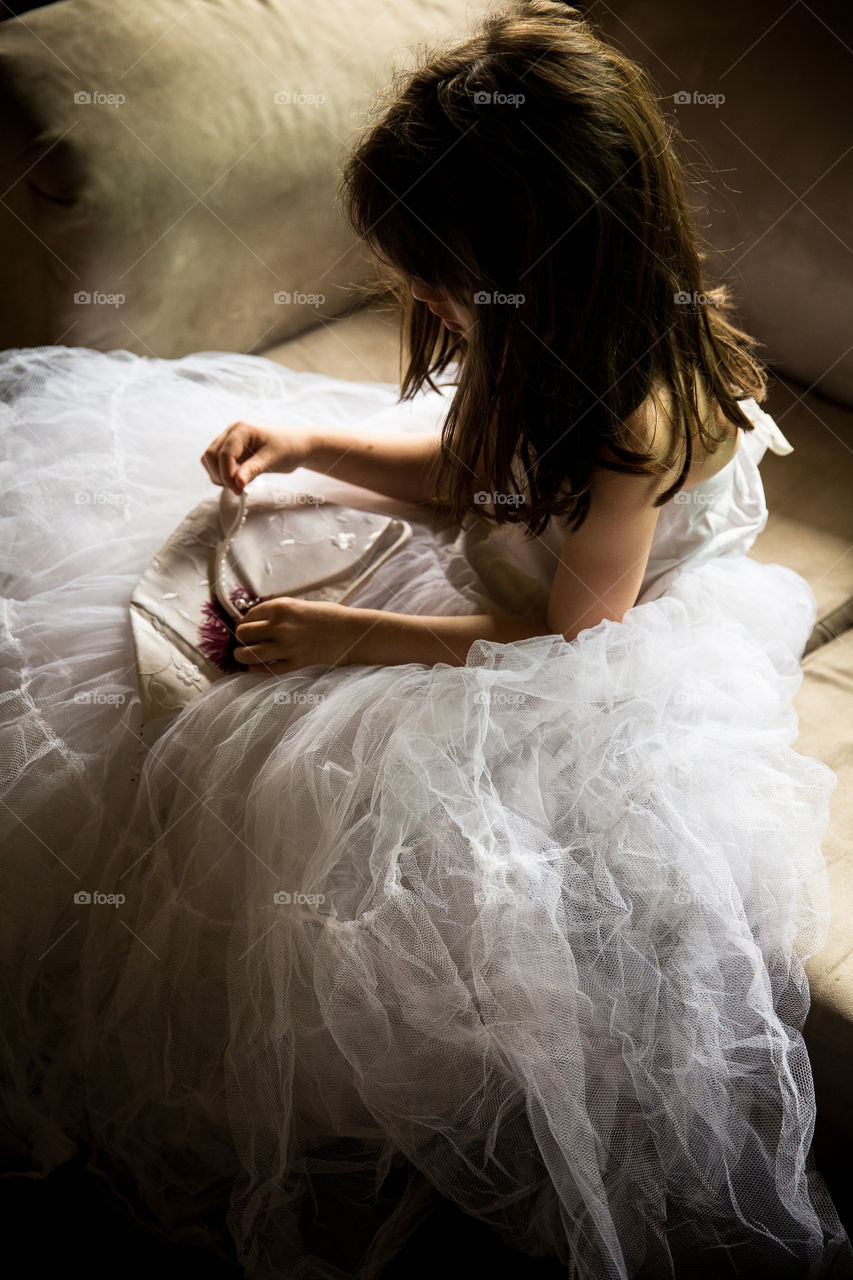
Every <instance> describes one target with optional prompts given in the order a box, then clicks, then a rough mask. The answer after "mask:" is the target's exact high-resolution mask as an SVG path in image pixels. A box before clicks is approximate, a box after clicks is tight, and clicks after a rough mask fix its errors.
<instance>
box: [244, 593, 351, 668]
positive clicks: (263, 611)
mask: <svg viewBox="0 0 853 1280" xmlns="http://www.w3.org/2000/svg"><path fill="white" fill-rule="evenodd" d="M368 613H369V611H368V610H364V609H351V608H350V607H349V605H345V604H334V603H331V602H328V601H322V600H300V599H298V598H296V597H294V596H279V597H276V599H274V600H264V601H262V602H261V603H260V604H256V605H253V606H252V608H251V609H248V610H247V611H246V613H245V615H244V617H243V621H242V622H240V623H239V624H238V625H237V627H236V628H235V635H236V636H237V639H238V640H239V641H240V644H239V645H238V647H237V648H236V649H235V650H234V657H235V658H236V660H237V662H240V663H244V664H245V665H246V668H247V670H248V671H249V672H251V673H252V674H256V675H281V674H282V673H284V672H287V671H298V670H300V668H302V667H311V666H314V665H315V663H316V664H322V665H323V666H332V667H337V666H344V665H346V664H348V663H352V662H361V661H363V660H364V659H363V658H361V657H360V656H357V653H356V648H357V645H358V643H359V641H360V640H362V638H363V636H364V635H365V633H366V632H367V630H368V629H369V627H370V621H369V618H368Z"/></svg>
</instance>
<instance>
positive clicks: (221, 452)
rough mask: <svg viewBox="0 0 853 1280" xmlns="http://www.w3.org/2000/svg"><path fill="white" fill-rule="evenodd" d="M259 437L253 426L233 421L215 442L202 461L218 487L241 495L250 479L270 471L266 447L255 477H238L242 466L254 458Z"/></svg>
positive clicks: (250, 475) (261, 452)
mask: <svg viewBox="0 0 853 1280" xmlns="http://www.w3.org/2000/svg"><path fill="white" fill-rule="evenodd" d="M255 435H256V432H255V428H254V427H252V425H251V424H250V423H248V422H243V421H239V422H232V423H231V425H230V426H228V427H226V428H225V430H224V431H222V432H220V434H219V435H218V436H217V437H216V438H215V440H213V441H211V443H210V444H209V445H208V447H207V448H206V449H205V451H204V453H203V454H202V456H201V461H202V465H203V466H204V469H205V470H206V471H207V474H208V475H209V476H210V478H211V480H212V481H213V483H214V484H217V485H221V486H222V487H223V488H226V489H231V490H232V491H233V492H234V493H237V494H239V493H240V492H241V491H242V489H244V488H245V486H246V485H247V484H248V482H249V480H250V479H253V478H254V476H256V475H259V474H260V473H261V471H264V470H265V469H266V467H267V465H268V461H267V460H266V457H265V454H266V453H267V452H268V450H267V447H266V446H265V445H262V446H261V448H260V450H259V451H258V453H259V455H264V457H263V460H262V461H261V462H260V465H256V466H255V467H254V468H253V469H252V471H251V474H248V473H247V474H246V475H245V476H242V477H241V478H237V473H238V469H239V467H240V464H241V463H242V462H243V461H244V460H245V459H246V458H247V457H250V456H251V453H252V445H253V443H254V437H255Z"/></svg>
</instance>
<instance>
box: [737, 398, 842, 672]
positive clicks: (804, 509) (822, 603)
mask: <svg viewBox="0 0 853 1280" xmlns="http://www.w3.org/2000/svg"><path fill="white" fill-rule="evenodd" d="M762 407H763V408H764V409H765V410H766V411H767V412H768V413H769V414H770V415H771V416H772V417H773V418H775V420H776V422H777V423H778V424H779V427H780V428H781V430H782V431H783V432H784V433H785V435H786V436H787V438H788V440H790V442H791V444H792V445H793V446H794V452H793V453H792V454H787V455H785V456H780V455H778V454H774V453H771V452H770V451H769V450H768V452H767V453H765V455H764V458H763V459H762V462H761V476H762V480H763V483H764V491H765V494H766V496H767V506H768V509H769V511H770V516H769V519H768V521H767V527H766V529H765V530H764V532H763V533H762V534H760V535H759V537H758V539H757V540H756V543H755V546H754V547H753V549H752V552H751V553H750V554H751V555H753V556H754V557H755V559H757V560H760V561H762V562H763V563H765V564H766V563H772V564H784V565H787V566H788V567H789V568H791V569H795V570H796V572H797V573H799V574H801V575H802V576H803V577H804V578H805V579H806V581H807V582H808V583H809V584H810V585H811V587H812V590H813V591H814V593H815V595H816V597H817V604H818V612H817V618H818V621H817V625H816V627H815V630H814V632H813V634H812V637H811V639H810V640H809V643H808V646H807V648H806V653H810V652H811V651H812V650H813V649H814V648H815V647H816V646H817V645H820V644H823V643H824V642H825V641H826V640H828V639H831V638H832V637H833V636H835V635H839V634H841V633H842V632H844V631H846V629H847V628H848V627H849V626H850V625H851V624H853V501H851V495H853V410H851V409H847V408H844V407H842V406H841V405H837V404H832V403H831V402H830V401H828V400H823V399H822V398H821V397H820V396H818V395H816V394H815V393H814V392H806V391H805V390H804V389H803V388H802V387H797V386H795V385H794V384H793V383H791V382H787V381H785V380H783V379H781V378H773V379H772V380H771V382H770V385H769V392H768V398H767V400H766V401H765V403H764V405H763V406H762Z"/></svg>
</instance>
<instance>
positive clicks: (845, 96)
mask: <svg viewBox="0 0 853 1280" xmlns="http://www.w3.org/2000/svg"><path fill="white" fill-rule="evenodd" d="M593 9H594V15H595V19H596V20H597V21H598V22H600V24H601V29H602V32H603V34H604V35H605V37H606V38H608V39H610V40H612V41H613V43H615V44H617V45H618V46H620V47H621V48H623V49H624V50H625V52H626V53H627V54H628V55H629V56H630V57H632V58H635V59H636V60H637V61H639V62H640V63H642V65H643V66H644V67H646V68H647V70H648V71H649V73H650V74H651V75H652V77H653V78H654V80H655V82H656V84H657V86H658V88H659V90H660V93H661V95H662V97H663V102H662V106H663V108H664V110H666V111H667V112H668V113H670V114H671V115H672V117H673V118H674V119H675V120H676V121H677V124H678V128H679V130H680V132H681V134H682V137H683V139H684V145H683V147H682V148H681V154H682V155H683V157H684V159H685V160H686V161H687V162H689V164H690V165H691V170H692V172H691V174H690V175H688V176H689V178H692V179H693V181H692V182H691V186H690V195H691V204H692V205H693V207H694V208H695V209H696V210H697V213H698V216H697V222H698V224H699V227H700V229H701V231H702V234H703V236H704V237H705V239H706V240H707V242H708V244H709V245H710V246H711V252H710V265H711V268H712V272H713V273H716V274H719V275H721V276H723V277H724V278H725V279H726V280H727V281H729V282H730V283H731V285H732V289H733V293H734V296H735V299H736V301H737V304H738V307H739V310H740V313H741V319H742V323H743V325H744V327H745V328H746V329H747V330H749V332H751V333H755V334H756V335H757V336H758V337H759V338H760V339H761V341H762V342H763V343H765V344H766V349H765V350H764V351H762V353H761V354H762V355H763V356H765V357H766V358H767V359H768V360H769V361H770V363H771V364H773V365H774V366H776V367H779V368H780V370H781V371H782V372H783V373H785V374H786V375H787V376H789V377H791V378H794V379H796V380H797V381H798V382H801V383H802V384H803V385H804V386H812V385H813V384H818V385H819V386H820V389H821V390H822V391H823V393H824V394H825V395H827V396H831V397H832V398H833V399H836V400H839V401H840V402H841V403H843V404H849V405H851V406H853V347H851V346H850V316H851V314H853V271H851V270H850V265H851V262H850V255H851V253H853V202H851V200H850V188H851V184H853V148H851V146H850V125H849V122H850V118H851V113H853V77H851V75H850V51H851V47H853V6H851V5H849V4H838V3H827V2H826V0H823V2H822V3H821V2H818V0H812V2H811V3H810V4H805V3H803V4H796V3H785V4H779V3H772V0H716V3H714V4H680V5H678V6H677V7H676V6H674V5H673V3H672V0H608V3H607V4H603V5H601V6H599V5H595V6H593ZM676 13H677V17H676V16H675V14H676ZM676 94H678V95H680V97H679V98H676ZM720 98H722V99H723V100H722V101H720Z"/></svg>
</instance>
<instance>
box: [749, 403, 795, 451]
mask: <svg viewBox="0 0 853 1280" xmlns="http://www.w3.org/2000/svg"><path fill="white" fill-rule="evenodd" d="M738 404H739V405H740V407H741V409H743V411H744V413H745V414H746V416H747V417H748V418H749V420H750V422H751V423H752V424H753V425H754V427H755V434H756V435H757V436H758V438H759V440H761V442H762V444H764V446H765V447H766V448H768V449H769V450H770V452H771V453H778V454H786V453H793V452H794V446H793V445H792V444H791V442H790V440H788V439H786V437H785V436H784V435H783V434H782V432H781V431H780V430H779V427H778V426H777V425H776V423H775V422H774V420H773V419H772V418H771V417H770V414H769V413H765V412H764V410H763V409H762V408H761V406H760V405H759V404H756V402H755V401H754V400H752V399H749V400H739V401H738ZM750 434H751V433H750Z"/></svg>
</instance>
